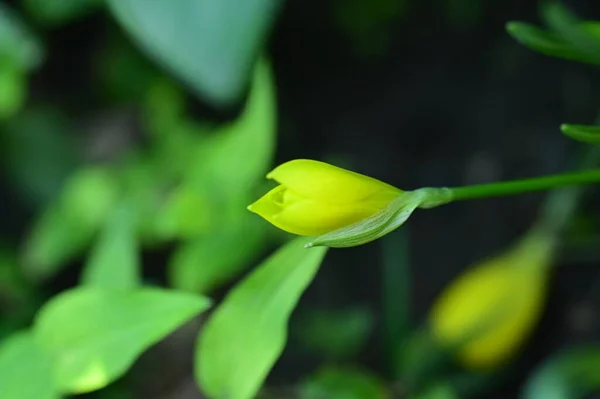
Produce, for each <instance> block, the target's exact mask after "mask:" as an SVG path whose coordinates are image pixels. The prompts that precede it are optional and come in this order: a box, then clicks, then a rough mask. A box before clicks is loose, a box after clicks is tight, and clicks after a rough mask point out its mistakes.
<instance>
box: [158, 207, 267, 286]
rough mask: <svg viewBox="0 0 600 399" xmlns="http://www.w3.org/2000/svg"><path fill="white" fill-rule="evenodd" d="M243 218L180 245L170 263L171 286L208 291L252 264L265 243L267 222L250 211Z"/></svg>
mask: <svg viewBox="0 0 600 399" xmlns="http://www.w3.org/2000/svg"><path fill="white" fill-rule="evenodd" d="M241 217H242V218H243V219H242V220H239V221H238V222H237V223H235V222H234V223H231V224H230V225H228V226H227V227H225V228H223V227H222V228H220V229H218V230H215V231H213V232H211V233H210V234H208V235H205V236H201V237H196V238H194V239H191V240H189V241H188V242H186V243H184V244H183V245H182V246H181V247H179V248H178V250H177V251H176V252H175V254H174V255H173V257H172V258H171V261H170V264H169V270H168V271H169V281H170V282H171V284H170V285H171V286H173V287H174V288H177V289H181V290H185V291H191V292H198V293H202V294H206V293H208V292H210V291H211V290H213V289H215V288H217V287H218V286H219V285H221V284H223V283H225V282H227V281H228V280H229V279H231V278H233V277H235V276H236V275H237V274H238V273H239V272H241V271H242V270H243V269H244V268H245V267H246V266H249V262H250V261H251V260H252V259H253V258H254V257H255V256H256V255H258V252H259V251H261V250H262V249H263V248H264V246H265V244H266V228H267V225H266V224H265V223H262V222H261V221H260V220H258V219H257V218H254V217H252V215H250V214H249V213H248V212H244V213H243V214H242V215H241Z"/></svg>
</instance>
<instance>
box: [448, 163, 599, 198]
mask: <svg viewBox="0 0 600 399" xmlns="http://www.w3.org/2000/svg"><path fill="white" fill-rule="evenodd" d="M591 183H600V169H594V170H586V171H581V172H572V173H562V174H557V175H551V176H544V177H534V178H529V179H522V180H512V181H507V182H497V183H487V184H477V185H474V186H465V187H454V188H450V189H449V190H450V191H451V193H452V201H461V200H469V199H476V198H486V197H500V196H505V195H515V194H522V193H529V192H534V191H543V190H549V189H552V188H557V187H565V186H575V185H580V184H591Z"/></svg>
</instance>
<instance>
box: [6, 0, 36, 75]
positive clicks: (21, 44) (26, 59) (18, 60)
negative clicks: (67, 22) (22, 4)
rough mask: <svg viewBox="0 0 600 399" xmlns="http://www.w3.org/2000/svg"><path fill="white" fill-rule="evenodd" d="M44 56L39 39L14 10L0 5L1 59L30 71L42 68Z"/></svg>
mask: <svg viewBox="0 0 600 399" xmlns="http://www.w3.org/2000/svg"><path fill="white" fill-rule="evenodd" d="M43 56H44V51H43V48H42V45H41V43H39V42H38V40H37V38H36V37H35V36H34V35H33V34H32V33H31V32H30V30H29V29H28V27H26V26H25V25H24V23H23V21H22V20H21V19H20V18H19V16H18V15H17V14H16V13H15V12H14V11H13V10H12V9H10V8H9V7H8V6H6V5H5V3H4V2H2V3H0V59H2V60H3V61H4V62H9V63H11V64H13V65H15V66H17V67H19V68H20V69H21V70H22V71H30V70H32V69H35V68H37V67H38V66H40V64H41V62H42V58H43Z"/></svg>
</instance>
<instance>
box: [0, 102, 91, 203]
mask: <svg viewBox="0 0 600 399" xmlns="http://www.w3.org/2000/svg"><path fill="white" fill-rule="evenodd" d="M72 133H73V132H72V127H71V125H70V123H69V121H68V120H67V119H66V118H65V116H64V115H63V114H62V113H60V112H59V111H58V110H56V109H53V108H34V109H27V110H26V111H25V112H23V113H21V114H20V115H18V116H17V117H16V118H13V119H12V120H10V121H9V122H8V123H7V126H6V129H5V131H4V132H3V134H2V135H0V142H1V144H0V153H2V161H3V162H4V163H5V165H6V170H7V172H8V174H9V176H10V178H11V180H12V183H13V184H14V185H15V186H16V187H17V189H18V192H19V193H20V194H21V196H22V197H23V198H24V199H25V200H27V201H28V202H29V203H30V204H31V205H34V206H38V207H41V206H44V205H46V204H47V203H48V202H50V201H51V200H52V199H54V198H55V197H56V196H57V195H58V193H59V191H60V189H61V188H62V186H63V184H64V183H65V181H66V179H67V177H68V176H69V174H70V173H72V172H73V170H74V169H75V167H76V166H77V165H78V164H79V158H80V157H79V156H78V155H77V151H76V145H75V142H74V140H73V138H72V137H73V136H72Z"/></svg>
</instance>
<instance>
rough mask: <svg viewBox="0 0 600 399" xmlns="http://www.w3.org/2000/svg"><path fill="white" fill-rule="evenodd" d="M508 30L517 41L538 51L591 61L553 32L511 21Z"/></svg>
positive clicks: (555, 55) (507, 26)
mask: <svg viewBox="0 0 600 399" xmlns="http://www.w3.org/2000/svg"><path fill="white" fill-rule="evenodd" d="M506 30H507V31H508V33H509V34H510V35H511V36H512V37H513V38H514V39H515V40H516V41H518V42H519V43H521V44H522V45H524V46H525V47H529V48H530V49H531V50H534V51H537V52H538V53H541V54H544V55H548V56H552V57H559V58H564V59H567V60H573V61H583V60H585V61H587V62H589V61H590V59H589V58H588V57H586V56H585V55H584V54H582V53H581V52H580V51H579V50H577V49H575V48H573V46H571V45H570V44H569V43H567V42H566V41H565V40H564V39H562V38H561V37H560V36H558V35H557V34H555V33H553V32H548V31H546V30H544V29H541V28H538V27H536V26H533V25H530V24H527V23H524V22H509V23H508V24H507V25H506Z"/></svg>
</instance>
